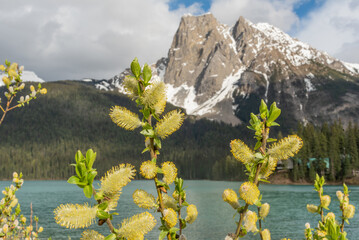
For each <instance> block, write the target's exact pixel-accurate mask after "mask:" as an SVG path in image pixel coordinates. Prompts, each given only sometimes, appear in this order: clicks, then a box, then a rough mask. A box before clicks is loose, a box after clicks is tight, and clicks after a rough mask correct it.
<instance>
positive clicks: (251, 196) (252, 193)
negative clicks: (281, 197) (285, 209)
mask: <svg viewBox="0 0 359 240" xmlns="http://www.w3.org/2000/svg"><path fill="white" fill-rule="evenodd" d="M239 194H240V196H241V198H242V199H243V200H244V201H245V202H246V203H248V204H249V205H253V204H255V203H256V202H257V201H258V198H259V195H260V192H259V189H258V187H257V185H256V184H254V183H252V182H245V183H242V185H241V186H240V188H239Z"/></svg>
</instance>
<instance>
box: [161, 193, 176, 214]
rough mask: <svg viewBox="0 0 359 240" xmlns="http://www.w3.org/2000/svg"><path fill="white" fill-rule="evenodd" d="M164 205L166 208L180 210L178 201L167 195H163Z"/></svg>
mask: <svg viewBox="0 0 359 240" xmlns="http://www.w3.org/2000/svg"><path fill="white" fill-rule="evenodd" d="M162 203H163V207H164V208H172V209H174V210H177V209H178V207H177V202H176V199H174V198H172V197H171V196H169V195H167V194H165V193H164V194H162Z"/></svg>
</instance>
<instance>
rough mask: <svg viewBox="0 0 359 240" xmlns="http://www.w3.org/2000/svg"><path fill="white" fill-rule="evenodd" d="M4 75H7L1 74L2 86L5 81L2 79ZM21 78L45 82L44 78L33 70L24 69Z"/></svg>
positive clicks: (26, 80)
mask: <svg viewBox="0 0 359 240" xmlns="http://www.w3.org/2000/svg"><path fill="white" fill-rule="evenodd" d="M4 76H7V75H5V74H0V87H1V86H4V85H5V84H4V82H3V81H2V80H1V79H2V78H3V77H4ZM21 79H22V81H23V82H40V83H42V82H45V81H44V80H43V79H41V78H39V77H38V76H37V75H36V73H34V72H31V71H23V72H22V75H21Z"/></svg>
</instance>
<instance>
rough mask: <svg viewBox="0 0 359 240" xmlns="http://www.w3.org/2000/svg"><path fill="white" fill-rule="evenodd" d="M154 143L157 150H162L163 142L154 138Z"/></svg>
mask: <svg viewBox="0 0 359 240" xmlns="http://www.w3.org/2000/svg"><path fill="white" fill-rule="evenodd" d="M154 143H155V146H156V147H157V148H159V149H161V147H162V144H161V140H160V139H159V138H158V137H155V138H154Z"/></svg>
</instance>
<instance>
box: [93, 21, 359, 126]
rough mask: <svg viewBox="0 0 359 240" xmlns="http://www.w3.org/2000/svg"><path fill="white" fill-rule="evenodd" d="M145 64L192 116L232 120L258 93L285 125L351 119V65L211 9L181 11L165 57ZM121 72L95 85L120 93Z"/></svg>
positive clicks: (358, 69)
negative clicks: (221, 17)
mask: <svg viewBox="0 0 359 240" xmlns="http://www.w3.org/2000/svg"><path fill="white" fill-rule="evenodd" d="M152 69H153V78H154V79H156V80H158V79H161V80H163V81H164V82H165V83H166V87H167V93H168V96H167V98H168V101H169V102H170V103H172V104H174V105H176V106H180V107H183V108H184V109H186V111H187V113H188V114H192V115H197V116H198V117H206V118H209V119H215V120H219V121H224V122H227V123H232V124H238V123H241V122H243V121H247V120H248V119H247V117H248V115H249V113H250V112H252V111H253V112H256V111H257V109H256V108H257V106H256V104H257V103H258V102H260V99H261V98H263V99H265V100H266V101H268V102H272V101H276V102H277V103H278V104H279V105H282V106H283V107H284V108H287V109H284V110H288V111H290V112H291V114H292V115H291V116H287V117H288V121H289V122H290V121H292V122H293V123H294V122H295V121H298V120H299V121H303V122H308V121H311V122H316V121H322V120H323V119H326V120H327V121H330V120H335V119H338V117H339V115H340V117H342V119H343V118H345V117H347V118H346V120H345V121H349V120H354V119H356V118H358V117H359V106H358V104H357V102H358V101H359V91H357V89H358V90H359V84H358V82H359V64H351V63H345V62H342V61H340V60H338V59H335V58H333V57H331V56H329V55H328V54H327V53H325V52H322V51H318V50H316V49H314V48H312V47H311V46H309V45H308V44H306V43H303V42H301V41H299V40H298V39H294V38H292V37H290V36H289V35H288V34H286V33H284V32H282V31H281V30H280V29H278V28H276V27H274V26H271V25H269V24H267V23H257V24H253V23H251V22H250V21H248V20H246V19H244V18H243V17H240V18H239V19H238V21H237V22H236V24H235V25H234V26H231V27H230V26H227V25H225V24H221V23H219V22H218V21H217V19H216V18H215V17H214V16H213V15H212V14H205V15H202V16H192V15H185V16H183V17H182V19H181V22H180V25H179V27H178V30H177V32H176V34H175V35H174V37H173V41H172V45H171V47H170V49H169V51H168V56H167V57H166V58H162V59H160V60H159V61H158V62H157V63H156V64H153V65H152ZM129 73H130V72H129V69H127V70H125V71H124V72H122V73H121V74H119V75H117V76H115V77H113V78H111V79H109V80H107V81H105V80H101V81H97V82H96V84H95V86H96V87H97V88H99V89H105V90H115V89H116V90H119V91H120V92H123V88H122V86H121V82H122V79H123V78H124V77H125V76H126V75H128V74H129ZM337 85H338V86H337ZM339 85H340V87H339ZM336 89H341V90H342V91H341V93H340V94H337V93H335V90H336ZM294 106H298V109H296V107H294ZM322 109H326V110H327V111H326V112H323V110H322ZM353 112H354V113H353ZM354 121H355V120H354Z"/></svg>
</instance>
